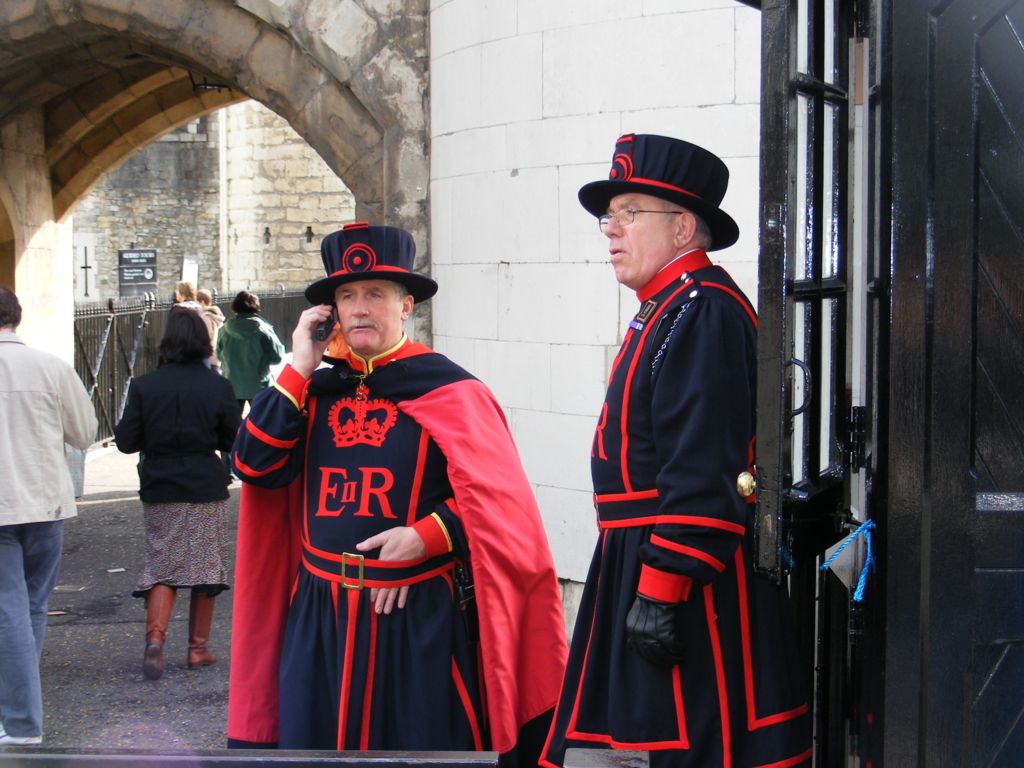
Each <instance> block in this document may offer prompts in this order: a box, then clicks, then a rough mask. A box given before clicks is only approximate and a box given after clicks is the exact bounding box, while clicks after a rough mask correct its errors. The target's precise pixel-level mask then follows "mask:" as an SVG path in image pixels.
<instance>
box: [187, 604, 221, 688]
mask: <svg viewBox="0 0 1024 768" xmlns="http://www.w3.org/2000/svg"><path fill="white" fill-rule="evenodd" d="M212 623H213V598H212V597H210V596H209V595H208V594H206V593H205V592H203V591H202V590H198V589H193V590H192V602H191V604H190V605H189V608H188V668H189V669H198V668H199V667H206V666H209V665H210V664H213V663H214V662H216V661H217V657H216V656H214V655H213V654H212V653H210V651H209V650H208V649H207V647H206V641H207V640H209V639H210V625H211V624H212Z"/></svg>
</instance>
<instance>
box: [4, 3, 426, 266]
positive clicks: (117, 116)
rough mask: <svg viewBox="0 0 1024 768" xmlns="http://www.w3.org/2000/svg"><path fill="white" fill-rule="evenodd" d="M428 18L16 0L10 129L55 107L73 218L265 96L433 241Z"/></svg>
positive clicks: (59, 161) (327, 8) (56, 212)
mask: <svg viewBox="0 0 1024 768" xmlns="http://www.w3.org/2000/svg"><path fill="white" fill-rule="evenodd" d="M410 6H411V7H412V8H411V10H410ZM421 6H422V7H421ZM427 14H428V11H427V7H426V3H425V2H422V0H420V1H419V2H412V3H409V2H405V3H400V4H395V3H387V4H379V3H364V4H359V3H308V2H305V0H236V1H235V2H232V1H231V0H183V1H181V2H174V3H146V4H138V3H125V2H121V1H120V0H77V1H75V0H65V1H64V2H61V3H48V2H42V3H39V2H36V3H28V2H22V3H3V4H2V5H0V64H2V66H0V126H3V125H5V124H7V123H8V122H11V121H16V120H18V119H19V117H20V116H24V115H26V114H29V113H38V114H39V115H40V116H41V119H40V118H36V119H35V120H34V122H36V123H40V122H41V124H42V125H43V126H44V128H43V135H42V136H41V137H39V140H38V141H37V142H36V146H38V147H40V150H39V151H40V152H41V154H42V156H43V158H45V167H46V169H47V171H48V173H49V179H48V182H49V184H50V186H51V189H52V192H53V217H54V220H60V219H61V218H63V217H64V216H66V215H67V214H68V213H69V212H70V211H72V210H73V208H74V206H75V205H76V203H77V202H78V201H79V200H80V199H81V198H82V196H83V195H85V194H87V193H88V191H89V189H91V188H92V186H93V185H94V184H95V183H96V181H97V180H98V179H99V178H101V177H102V176H103V175H104V174H105V173H107V172H108V171H110V170H111V169H113V168H114V167H116V166H117V165H118V164H119V163H120V162H122V161H123V160H124V159H125V158H126V157H128V156H129V155H130V154H132V153H133V152H135V151H136V150H138V149H139V148H141V147H143V146H145V145H146V144H147V143H149V142H150V141H153V140H155V139H156V138H158V137H159V136H161V135H162V134H163V133H166V132H167V131H170V130H172V129H173V128H175V127H177V126H180V125H182V124H184V123H186V122H188V121H189V120H192V119H194V118H195V117H198V116H200V115H202V114H205V113H206V112H209V111H211V110H213V109H217V108H219V107H221V106H224V105H226V104H228V103H231V102H233V101H237V100H239V99H241V98H245V97H250V98H253V99H256V100H258V101H260V102H262V103H263V104H265V105H267V106H268V107H270V108H271V109H273V110H274V111H275V112H277V113H278V114H280V115H281V116H282V117H284V118H285V119H286V120H287V121H288V122H289V123H290V124H291V126H292V127H293V128H294V129H295V131H296V132H297V133H298V134H299V135H300V136H302V138H303V139H305V140H306V141H307V142H308V143H309V144H310V145H311V146H312V147H313V148H314V149H315V150H316V151H317V152H318V153H319V154H320V155H321V156H322V157H323V158H324V160H325V161H326V162H327V164H328V166H329V167H330V168H331V169H332V170H333V171H334V172H335V173H337V174H338V175H339V176H340V177H341V178H342V179H343V180H344V182H345V184H346V185H347V186H348V187H349V189H351V190H352V192H353V194H354V195H355V197H356V200H357V215H358V216H360V217H361V218H368V219H371V220H373V221H379V222H386V223H389V224H393V225H396V226H402V227H405V228H406V229H409V230H411V231H412V232H413V233H414V234H415V235H416V239H417V241H418V242H419V243H420V244H421V245H422V246H426V243H427V242H428V240H427V226H428V217H427V215H426V197H427V188H428V179H429V170H428V157H427V144H428V137H427V113H426V101H425V98H424V95H423V94H424V93H426V80H427V76H428V75H427V68H428V57H427V50H426V45H427V34H426V28H427ZM214 84H217V85H222V86H226V87H227V88H229V89H230V90H226V89H223V90H216V89H214V88H212V87H211V86H212V85H214ZM3 150H4V147H3V146H2V145H0V153H2V152H3ZM419 260H420V265H421V266H422V265H423V264H425V263H427V261H428V260H429V256H428V254H427V249H426V248H425V247H424V248H422V253H421V254H420V257H419Z"/></svg>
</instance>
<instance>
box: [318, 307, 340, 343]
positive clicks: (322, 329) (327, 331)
mask: <svg viewBox="0 0 1024 768" xmlns="http://www.w3.org/2000/svg"><path fill="white" fill-rule="evenodd" d="M337 322H338V308H337V307H336V306H334V305H333V304H332V305H331V316H330V317H328V318H327V319H326V320H324V321H323V322H320V323H317V324H316V327H315V328H313V341H327V337H328V336H330V335H331V331H333V330H334V326H335V324H336V323H337Z"/></svg>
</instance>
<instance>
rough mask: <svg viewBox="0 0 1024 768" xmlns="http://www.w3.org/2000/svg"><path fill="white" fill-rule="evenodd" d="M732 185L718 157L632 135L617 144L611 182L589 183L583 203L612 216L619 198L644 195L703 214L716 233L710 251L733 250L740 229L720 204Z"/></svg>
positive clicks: (664, 140) (684, 144) (679, 142)
mask: <svg viewBox="0 0 1024 768" xmlns="http://www.w3.org/2000/svg"><path fill="white" fill-rule="evenodd" d="M728 186H729V169H728V168H727V167H726V165H725V163H723V162H722V161H721V159H719V158H718V157H717V156H716V155H714V154H712V153H711V152H708V151H707V150H706V149H704V148H703V147H698V146H697V145H696V144H691V143H690V142H688V141H682V140H680V139H673V138H670V137H668V136H655V135H652V134H641V133H627V134H625V135H624V136H620V137H619V140H618V141H617V142H616V143H615V152H614V154H613V155H612V167H611V171H609V173H608V179H607V180H603V179H602V180H601V181H592V182H590V183H589V184H584V185H583V186H582V187H581V188H580V191H579V198H580V203H582V205H583V207H584V208H586V209H587V210H588V211H589V212H590V213H592V214H594V215H595V216H601V215H602V214H605V213H608V212H609V211H608V203H609V202H610V201H611V199H612V198H613V197H615V196H616V195H624V194H626V193H628V192H640V193H643V194H645V195H653V196H654V197H660V198H661V199H662V200H668V201H669V202H672V203H676V204H677V205H679V206H682V207H683V208H686V209H687V210H689V211H692V212H693V213H695V214H697V215H698V216H700V217H701V218H702V219H703V220H704V222H705V223H706V224H707V225H708V229H710V230H711V240H712V242H711V245H710V246H709V247H708V250H710V251H716V250H718V249H720V248H728V247H729V246H730V245H732V244H733V243H735V242H736V239H737V238H738V237H739V234H740V231H739V227H737V226H736V222H735V221H733V219H732V217H731V216H730V215H729V214H727V213H726V212H725V211H723V210H722V209H721V208H719V207H718V206H719V205H721V203H722V198H723V197H725V190H726V189H727V188H728Z"/></svg>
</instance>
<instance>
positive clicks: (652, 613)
mask: <svg viewBox="0 0 1024 768" xmlns="http://www.w3.org/2000/svg"><path fill="white" fill-rule="evenodd" d="M626 646H627V647H628V648H631V649H633V650H634V651H635V652H636V653H638V654H639V655H640V657H641V658H643V659H646V660H647V661H649V662H651V664H656V665H657V666H659V667H671V666H674V665H675V664H678V663H679V662H680V661H682V660H683V643H682V639H681V638H680V637H679V632H678V630H677V629H676V606H675V605H674V604H670V603H662V602H659V601H657V600H651V599H650V598H649V597H644V596H643V595H637V596H636V600H634V601H633V607H632V608H630V609H629V614H628V615H627V616H626Z"/></svg>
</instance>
